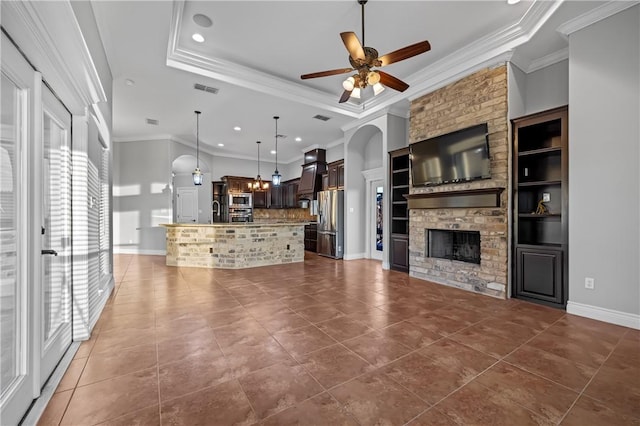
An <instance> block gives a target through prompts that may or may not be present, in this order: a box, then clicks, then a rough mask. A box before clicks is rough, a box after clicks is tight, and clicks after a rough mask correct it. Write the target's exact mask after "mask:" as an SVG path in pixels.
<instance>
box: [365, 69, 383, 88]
mask: <svg viewBox="0 0 640 426" xmlns="http://www.w3.org/2000/svg"><path fill="white" fill-rule="evenodd" d="M379 82H380V74H378V73H377V72H375V71H370V72H369V74H367V83H369V85H371V86H373V85H374V84H378V83H379Z"/></svg>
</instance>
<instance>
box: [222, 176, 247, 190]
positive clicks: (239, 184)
mask: <svg viewBox="0 0 640 426" xmlns="http://www.w3.org/2000/svg"><path fill="white" fill-rule="evenodd" d="M222 180H223V181H224V182H225V183H226V184H227V192H229V193H238V192H251V190H250V189H249V183H251V181H252V180H253V179H251V178H247V177H240V176H223V177H222Z"/></svg>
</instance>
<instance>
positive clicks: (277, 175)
mask: <svg viewBox="0 0 640 426" xmlns="http://www.w3.org/2000/svg"><path fill="white" fill-rule="evenodd" d="M279 118H280V117H278V116H275V117H273V119H274V120H275V121H276V171H275V172H273V175H271V183H273V186H280V181H281V180H282V176H281V175H280V172H279V171H278V119H279Z"/></svg>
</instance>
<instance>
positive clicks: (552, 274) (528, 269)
mask: <svg viewBox="0 0 640 426" xmlns="http://www.w3.org/2000/svg"><path fill="white" fill-rule="evenodd" d="M516 270H517V275H516V296H517V297H525V298H530V299H535V300H541V301H544V302H550V303H560V304H561V303H563V294H562V291H563V289H562V282H563V281H562V272H563V271H562V250H561V249H557V250H556V249H552V248H546V247H545V248H537V247H527V248H524V247H517V248H516Z"/></svg>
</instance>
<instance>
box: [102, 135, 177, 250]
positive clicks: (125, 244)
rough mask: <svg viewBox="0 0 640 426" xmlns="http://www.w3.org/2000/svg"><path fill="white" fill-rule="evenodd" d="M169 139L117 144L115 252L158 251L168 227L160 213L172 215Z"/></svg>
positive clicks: (114, 203) (115, 156)
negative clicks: (161, 223)
mask: <svg viewBox="0 0 640 426" xmlns="http://www.w3.org/2000/svg"><path fill="white" fill-rule="evenodd" d="M171 143H172V142H171V141H169V140H154V141H138V142H125V143H116V144H114V150H113V151H114V162H116V163H118V167H117V168H116V169H114V172H115V171H116V170H117V173H114V177H113V178H114V184H113V223H114V229H113V245H114V250H115V251H116V252H130V253H148V254H158V253H160V252H164V250H165V230H164V228H162V227H160V226H158V224H157V220H156V218H157V216H163V217H167V216H168V217H169V218H171V211H172V207H171V191H170V185H171V162H172V158H170V154H169V153H170V144H171Z"/></svg>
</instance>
